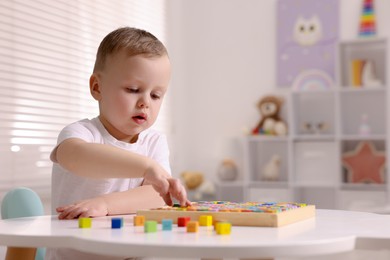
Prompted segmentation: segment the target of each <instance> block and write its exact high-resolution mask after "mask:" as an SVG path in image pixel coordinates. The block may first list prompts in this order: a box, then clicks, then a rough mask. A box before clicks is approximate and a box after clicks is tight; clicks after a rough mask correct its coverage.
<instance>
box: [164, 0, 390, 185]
mask: <svg viewBox="0 0 390 260" xmlns="http://www.w3.org/2000/svg"><path fill="white" fill-rule="evenodd" d="M275 11H276V0H261V1H260V0H246V1H240V0H213V1H209V0H197V1H189V0H188V1H182V0H169V1H168V12H169V13H168V17H169V21H168V33H169V35H168V39H169V42H168V49H169V51H170V56H171V60H172V63H173V73H174V74H173V80H172V84H171V89H170V93H171V94H172V99H173V125H174V128H173V135H172V136H171V139H170V140H171V149H172V168H173V172H174V175H176V176H178V174H180V172H182V171H184V170H199V171H202V172H204V173H205V174H206V175H207V176H208V177H209V178H211V179H216V169H217V166H218V165H219V163H220V161H221V160H222V159H223V158H224V157H233V158H235V159H236V160H238V161H240V150H239V148H238V147H237V146H236V145H235V144H234V142H232V140H234V139H235V138H236V137H238V136H240V135H242V129H243V127H248V128H251V127H253V126H254V125H255V124H256V123H257V121H258V120H259V114H258V112H257V110H256V107H255V103H256V102H257V100H258V99H259V98H260V97H261V96H262V95H263V94H266V93H268V92H271V91H273V90H274V86H275V79H274V78H275V58H274V56H275V42H276V40H275V29H276V28H275V24H276V21H275ZM360 12H361V0H342V1H340V21H341V24H340V38H341V39H353V38H355V37H356V33H357V28H358V22H359V16H360ZM376 15H377V24H378V34H379V35H380V36H385V37H388V38H390V28H389V26H388V25H389V24H390V1H389V0H376ZM388 67H390V66H388Z"/></svg>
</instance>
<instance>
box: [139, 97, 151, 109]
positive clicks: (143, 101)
mask: <svg viewBox="0 0 390 260" xmlns="http://www.w3.org/2000/svg"><path fill="white" fill-rule="evenodd" d="M138 107H140V108H148V107H149V100H148V98H141V99H140V100H138Z"/></svg>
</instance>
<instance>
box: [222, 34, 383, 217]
mask: <svg viewBox="0 0 390 260" xmlns="http://www.w3.org/2000/svg"><path fill="white" fill-rule="evenodd" d="M338 57H339V64H338V66H337V71H338V79H337V82H338V84H337V86H334V88H332V89H329V90H316V91H292V90H291V91H288V92H284V93H282V94H281V95H284V96H285V100H286V101H287V102H286V103H285V105H284V106H283V108H282V117H283V118H285V119H287V120H286V121H287V123H288V126H289V134H288V136H286V137H274V136H247V137H243V138H242V144H243V150H244V153H243V167H242V170H243V172H242V174H241V176H240V178H239V180H237V181H235V182H232V183H228V182H227V183H219V185H218V186H219V194H218V195H219V196H218V199H223V200H233V201H287V200H289V201H301V202H307V203H312V204H315V205H317V207H318V208H338V209H359V210H365V209H367V210H369V209H370V208H375V207H381V206H383V205H385V204H386V203H387V202H388V198H389V195H388V194H389V191H390V189H389V184H388V183H389V182H388V179H389V173H388V165H389V163H388V161H389V160H388V158H390V157H389V153H388V151H387V143H388V133H389V132H388V131H389V130H388V129H387V125H388V120H389V118H388V114H387V110H388V108H387V103H388V101H389V100H390V99H389V93H388V92H389V91H388V87H387V83H388V82H387V78H386V70H387V67H386V66H387V60H388V58H387V40H386V39H380V38H376V39H361V40H360V39H359V40H353V41H345V42H341V43H339V48H338ZM356 59H362V60H370V61H373V64H375V72H376V76H377V77H378V78H379V80H380V81H381V82H382V84H380V86H377V87H368V86H362V87H360V88H357V87H352V86H351V84H350V66H351V61H352V60H356ZM276 94H277V95H279V93H276ZM364 115H366V120H367V123H368V125H369V126H370V130H371V131H370V134H369V135H364V136H363V135H361V134H359V128H360V127H361V120H362V117H363V116H364ZM306 122H310V123H312V124H319V123H324V122H325V123H326V125H327V128H326V129H324V130H323V131H321V132H320V133H314V134H313V133H307V132H306V131H304V130H303V128H302V125H303V124H304V123H306ZM361 141H370V142H371V143H373V144H374V146H375V148H376V149H377V150H380V151H383V152H385V154H386V173H385V176H386V177H385V184H363V183H348V182H347V180H346V170H345V169H344V167H343V165H342V154H343V153H345V152H348V151H351V150H353V149H355V147H356V146H357V144H358V143H359V142H361ZM274 154H278V155H279V156H280V158H281V162H282V164H281V170H280V178H279V180H278V181H272V182H270V181H263V180H261V179H260V178H259V174H260V172H261V169H262V168H263V167H264V165H265V164H266V163H267V162H268V161H269V160H270V158H271V157H272V156H273V155H274Z"/></svg>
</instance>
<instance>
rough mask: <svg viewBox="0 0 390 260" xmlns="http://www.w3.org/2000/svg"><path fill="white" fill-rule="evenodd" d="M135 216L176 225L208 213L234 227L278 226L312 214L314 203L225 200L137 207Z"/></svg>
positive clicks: (310, 216) (313, 214)
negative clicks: (185, 204)
mask: <svg viewBox="0 0 390 260" xmlns="http://www.w3.org/2000/svg"><path fill="white" fill-rule="evenodd" d="M137 215H143V216H145V218H146V220H155V221H158V222H161V220H163V219H172V220H173V223H175V224H177V218H178V217H190V218H191V220H195V221H197V220H198V219H199V216H201V215H211V216H213V219H214V220H216V221H227V222H230V223H231V224H232V225H233V226H257V227H280V226H284V225H288V224H291V223H294V222H297V221H301V220H305V219H308V218H312V217H315V206H314V205H306V204H304V203H291V202H283V203H265V202H245V203H234V202H227V201H200V202H192V205H191V206H189V207H179V206H173V207H170V206H165V207H162V208H156V209H150V210H139V211H137Z"/></svg>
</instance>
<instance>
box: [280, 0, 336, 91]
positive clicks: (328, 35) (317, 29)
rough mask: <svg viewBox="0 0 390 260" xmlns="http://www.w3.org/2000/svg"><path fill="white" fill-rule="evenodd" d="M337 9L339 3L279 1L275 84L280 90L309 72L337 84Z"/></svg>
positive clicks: (322, 0)
mask: <svg viewBox="0 0 390 260" xmlns="http://www.w3.org/2000/svg"><path fill="white" fill-rule="evenodd" d="M338 5H339V3H338V0H278V2H277V52H276V55H277V57H276V58H277V62H276V64H277V72H276V75H277V80H276V81H277V85H278V86H279V87H291V86H292V85H293V83H294V80H295V79H296V78H297V77H298V76H300V77H302V75H306V74H308V72H310V71H316V72H320V73H321V74H322V75H324V77H326V78H328V79H330V81H331V82H334V81H335V62H336V61H335V57H336V48H337V42H338V38H339V37H338V33H339V15H338V10H339V6H338ZM312 77H313V75H312Z"/></svg>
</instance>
